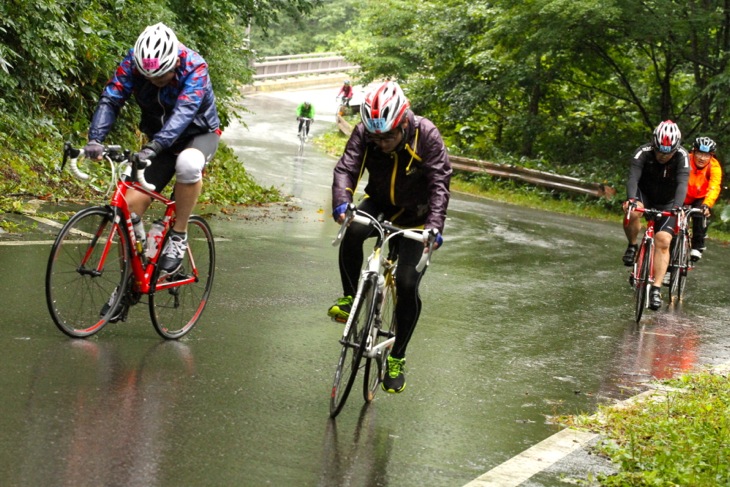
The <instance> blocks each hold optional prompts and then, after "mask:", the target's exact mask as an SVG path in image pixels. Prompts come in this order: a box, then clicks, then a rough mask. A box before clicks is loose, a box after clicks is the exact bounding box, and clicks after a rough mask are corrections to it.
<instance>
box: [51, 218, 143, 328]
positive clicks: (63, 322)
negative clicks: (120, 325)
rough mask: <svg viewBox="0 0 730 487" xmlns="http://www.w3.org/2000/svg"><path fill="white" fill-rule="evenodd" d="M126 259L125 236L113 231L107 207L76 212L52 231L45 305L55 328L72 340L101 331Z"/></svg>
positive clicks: (127, 265)
mask: <svg viewBox="0 0 730 487" xmlns="http://www.w3.org/2000/svg"><path fill="white" fill-rule="evenodd" d="M130 259H131V253H130V244H129V237H128V236H127V234H125V233H124V232H119V231H118V226H117V225H115V224H114V212H113V211H112V209H111V208H108V207H103V206H94V207H91V208H86V209H84V210H81V211H80V212H78V213H76V214H75V215H74V216H73V217H72V218H71V219H70V220H69V221H68V222H67V223H66V224H65V225H64V226H63V228H62V229H61V231H60V232H59V233H58V236H57V237H56V241H55V242H54V243H53V247H52V248H51V254H50V256H49V258H48V265H47V267H46V303H47V305H48V310H49V311H50V313H51V318H53V322H54V323H55V324H56V326H57V327H58V329H59V330H61V331H62V332H63V333H65V334H66V335H68V336H70V337H74V338H83V337H87V336H89V335H92V334H94V333H96V332H98V331H99V330H101V328H102V327H103V326H104V325H106V324H107V323H108V321H109V319H110V318H111V317H112V316H113V315H114V311H115V310H116V307H117V305H118V304H119V302H120V301H121V300H122V297H123V295H124V292H123V291H124V289H125V284H126V283H127V278H128V277H129V273H130ZM119 290H122V292H119ZM112 296H114V299H113V300H112V302H109V300H110V297H112ZM105 304H110V306H108V307H106V308H105V306H104V305H105ZM102 311H105V312H104V313H102Z"/></svg>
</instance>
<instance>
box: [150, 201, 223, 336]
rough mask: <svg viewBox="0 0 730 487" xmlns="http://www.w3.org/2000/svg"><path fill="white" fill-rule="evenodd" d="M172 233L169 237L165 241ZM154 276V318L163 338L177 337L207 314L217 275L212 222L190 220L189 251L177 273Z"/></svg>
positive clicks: (156, 274)
mask: <svg viewBox="0 0 730 487" xmlns="http://www.w3.org/2000/svg"><path fill="white" fill-rule="evenodd" d="M168 238H169V234H168V235H167V236H165V242H167V239H168ZM163 245H164V244H163ZM160 274H161V273H160V269H159V267H158V268H157V269H156V270H155V272H154V273H153V275H152V282H153V283H155V284H154V285H155V289H154V291H153V292H150V299H149V301H150V318H151V319H152V324H153V325H154V327H155V330H157V333H159V334H160V336H162V337H163V338H167V339H177V338H180V337H182V336H184V335H185V334H186V333H188V332H189V331H190V330H191V329H192V328H193V327H194V326H195V324H196V323H197V322H198V320H199V319H200V316H201V315H202V314H203V310H204V309H205V306H206V304H208V297H209V296H210V290H211V288H212V287H213V276H214V274H215V244H214V242H213V232H212V231H211V230H210V226H209V225H208V222H206V221H205V220H204V219H203V218H202V217H200V216H197V215H193V216H191V217H190V220H188V251H187V252H186V253H185V256H184V257H183V261H182V265H181V266H180V268H179V269H178V270H177V272H175V273H173V274H170V275H162V276H161V275H160Z"/></svg>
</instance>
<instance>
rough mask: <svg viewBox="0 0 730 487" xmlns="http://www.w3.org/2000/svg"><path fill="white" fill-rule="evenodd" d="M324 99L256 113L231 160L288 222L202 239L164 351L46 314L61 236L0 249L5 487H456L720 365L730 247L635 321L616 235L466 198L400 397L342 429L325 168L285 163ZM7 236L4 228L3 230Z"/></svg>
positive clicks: (317, 93)
mask: <svg viewBox="0 0 730 487" xmlns="http://www.w3.org/2000/svg"><path fill="white" fill-rule="evenodd" d="M336 92H337V87H331V88H329V89H327V90H308V91H307V90H303V91H299V92H296V91H291V92H281V93H272V94H256V95H252V96H249V97H247V98H246V100H245V102H244V104H245V106H246V107H247V108H248V109H249V110H251V112H250V113H246V114H245V115H244V121H245V123H246V124H247V125H248V129H245V128H243V127H242V126H240V125H238V124H234V125H233V126H232V127H230V128H229V129H228V130H227V131H226V133H225V134H224V138H225V140H226V142H227V143H228V144H229V145H230V146H231V147H233V148H234V150H236V152H237V153H238V154H239V155H240V156H241V157H242V158H243V160H244V161H245V165H246V167H247V169H248V170H249V171H250V173H251V174H252V175H254V177H255V178H257V179H258V180H259V181H260V182H262V183H263V184H265V185H273V186H276V187H278V188H280V189H281V190H282V191H284V192H286V193H289V194H292V195H293V199H292V201H291V202H290V204H288V205H286V206H283V207H282V206H277V207H272V208H269V209H267V210H266V211H267V212H268V213H269V214H270V215H271V218H267V219H262V218H259V216H260V215H261V214H262V210H257V211H251V212H250V213H249V212H246V211H243V212H241V213H240V214H238V215H233V216H230V217H227V218H214V219H212V220H211V223H212V227H213V230H214V233H215V234H216V236H217V237H218V238H219V239H220V241H219V242H218V243H217V251H218V263H217V274H216V282H215V284H214V289H213V295H212V297H211V302H210V304H209V307H208V309H207V310H206V312H205V314H204V316H203V318H202V320H201V322H200V324H199V326H198V327H197V328H196V329H195V330H193V331H192V332H191V334H190V335H189V336H188V337H186V338H185V339H184V340H181V341H180V342H162V341H161V340H160V339H159V338H158V337H157V335H156V334H155V332H154V330H153V329H152V327H151V325H150V323H149V318H148V316H147V312H146V310H144V309H137V308H135V309H133V310H132V313H131V318H130V320H129V321H128V322H127V323H119V324H113V325H110V326H108V327H107V328H105V329H104V330H102V331H101V332H100V333H99V334H98V335H96V336H95V337H93V338H90V339H87V340H70V339H68V338H66V337H65V336H63V335H62V334H61V333H60V332H59V331H57V330H56V329H55V327H54V325H53V323H52V321H51V319H50V317H49V316H48V312H47V311H46V308H45V298H44V295H43V276H44V272H45V265H46V259H47V255H48V251H49V249H50V241H51V239H52V238H53V234H54V232H55V230H53V229H51V228H48V227H45V226H44V225H39V226H38V229H37V231H35V232H33V234H32V235H28V236H26V237H23V238H24V240H25V243H24V244H23V245H9V244H8V242H9V241H13V240H17V239H18V238H17V237H14V236H7V235H5V236H1V237H0V276H2V277H0V291H1V292H2V296H3V297H2V302H3V305H4V306H3V313H2V318H0V323H2V329H3V331H4V333H3V334H2V336H1V337H0V353H1V354H2V361H1V362H0V363H1V364H2V365H1V367H2V369H1V371H2V374H0V377H2V379H1V380H2V391H3V396H4V400H3V406H2V410H3V414H2V416H0V431H2V432H3V434H2V436H1V438H2V440H0V441H2V448H0V459H1V461H0V465H2V466H3V467H2V469H1V471H0V484H1V485H3V486H36V485H73V486H78V485H145V486H147V485H160V486H173V485H174V486H178V485H252V486H258V485H277V486H279V485H282V486H283V485H286V486H289V485H296V486H315V485H321V486H341V485H354V486H360V485H362V486H366V485H367V486H375V485H382V486H386V485H399V486H423V485H428V486H442V485H443V486H458V485H463V484H465V483H467V482H468V481H470V480H471V479H473V478H475V477H477V476H479V475H480V474H481V473H483V472H485V471H487V470H489V469H491V468H492V467H494V466H496V465H498V464H500V463H502V462H503V461H505V460H507V459H509V458H510V457H512V456H513V455H515V454H517V453H519V452H521V451H522V450H524V449H525V448H527V447H529V446H531V445H533V444H535V443H537V442H538V441H540V440H542V439H544V438H546V437H547V436H550V435H551V434H552V433H554V432H555V431H557V428H556V427H555V426H554V425H552V424H551V422H550V420H549V418H550V416H551V415H555V414H570V413H578V412H585V411H591V410H592V409H593V408H594V407H595V405H596V404H597V403H599V402H604V401H608V400H610V399H615V398H623V397H626V396H629V395H633V394H634V393H635V392H637V391H638V390H641V388H642V383H645V382H646V381H648V380H650V379H651V378H652V377H665V376H667V375H668V374H671V373H674V372H676V371H677V370H682V369H686V368H689V367H692V366H696V365H699V364H715V363H721V362H725V361H727V360H728V357H730V348H729V347H728V342H729V340H728V337H727V331H726V323H727V322H728V310H727V307H726V303H727V301H728V293H729V291H728V289H727V286H726V282H727V281H726V276H727V274H728V270H729V269H728V267H730V258H729V257H730V249H728V248H726V247H722V246H720V245H718V244H716V243H710V246H709V250H708V251H707V253H706V259H705V260H704V261H703V262H701V263H700V265H699V267H698V269H697V270H696V271H694V272H695V274H696V275H692V276H690V280H689V282H688V296H687V301H686V303H685V304H684V305H683V306H682V307H681V309H674V308H671V309H669V308H667V307H666V306H665V307H664V308H663V309H662V310H661V311H660V312H657V313H652V312H648V316H647V317H646V319H645V321H642V326H640V327H637V326H636V325H635V324H634V323H633V320H632V317H633V307H632V302H631V299H632V293H631V291H630V289H629V287H628V285H627V282H626V277H627V271H626V270H625V268H623V267H622V266H621V265H620V257H621V254H622V252H623V248H624V245H625V243H624V239H623V235H622V232H621V228H620V216H619V215H617V219H616V222H615V223H605V222H596V221H591V220H585V219H578V218H574V217H567V216H562V215H555V214H551V213H547V212H542V211H533V210H527V209H523V208H518V207H514V206H509V205H503V204H498V203H494V202H489V201H485V200H481V199H477V198H472V197H468V196H463V195H456V196H455V197H454V199H453V200H452V204H451V206H450V209H449V210H450V211H449V220H448V223H447V228H446V232H445V238H446V242H445V245H444V247H443V248H442V249H441V250H439V251H438V252H437V254H436V255H435V258H434V261H433V265H432V267H431V269H430V270H429V272H428V274H427V276H426V277H425V278H424V281H423V284H422V295H423V299H424V303H425V305H424V311H423V314H422V318H421V321H420V323H419V326H418V328H417V330H416V333H415V335H414V337H413V340H412V341H411V345H410V347H409V354H408V368H407V377H408V387H407V388H406V390H405V392H404V393H402V394H400V395H394V396H389V395H386V394H383V393H382V391H381V393H379V394H378V396H377V397H376V399H375V401H374V403H373V404H372V405H371V406H370V407H367V408H363V407H362V404H363V401H362V399H361V396H360V395H359V394H358V391H357V390H354V391H353V394H352V395H351V397H350V400H349V401H348V404H347V405H346V407H345V410H344V411H343V412H342V413H341V414H340V416H339V417H338V419H337V421H335V422H333V421H330V420H329V419H328V416H327V414H328V393H329V388H330V386H331V380H332V374H333V372H334V366H335V362H336V359H337V355H338V353H339V347H338V345H337V339H338V336H339V333H340V328H339V325H337V324H335V323H333V322H331V321H329V320H328V319H327V318H326V316H325V311H326V308H327V307H328V305H329V304H330V302H331V301H332V300H333V299H334V298H336V297H337V295H338V293H339V291H340V290H339V278H338V275H337V268H336V255H337V254H336V249H334V248H333V247H331V245H330V242H331V240H332V238H333V237H334V235H335V233H336V231H337V226H336V225H335V224H334V223H333V222H332V221H331V219H330V217H329V208H330V196H329V185H330V174H331V169H332V166H333V165H334V163H335V160H334V158H331V157H328V156H326V155H323V154H321V153H318V152H317V151H316V149H315V148H314V147H313V146H311V145H309V146H308V147H307V148H306V149H305V154H304V157H303V158H297V157H296V142H297V141H296V125H295V120H294V115H293V114H294V107H295V106H296V104H297V103H299V102H300V101H301V100H303V99H305V98H306V99H310V100H311V101H312V102H313V103H314V104H315V107H316V108H317V118H316V122H315V124H314V125H313V131H314V134H316V133H318V132H320V131H324V130H329V128H330V127H331V126H332V125H331V124H332V123H333V122H334V109H335V102H334V95H335V94H336ZM15 218H19V217H15Z"/></svg>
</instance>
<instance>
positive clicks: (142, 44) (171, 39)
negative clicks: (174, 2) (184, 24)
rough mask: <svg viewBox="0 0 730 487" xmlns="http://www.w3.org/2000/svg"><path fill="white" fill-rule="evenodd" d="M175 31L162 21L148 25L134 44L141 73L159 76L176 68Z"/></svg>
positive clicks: (135, 60)
mask: <svg viewBox="0 0 730 487" xmlns="http://www.w3.org/2000/svg"><path fill="white" fill-rule="evenodd" d="M177 48H178V41H177V36H176V35H175V33H174V32H173V31H172V29H170V28H169V27H168V26H166V25H165V24H163V23H162V22H160V23H158V24H155V25H150V26H148V27H147V28H146V29H145V30H144V32H142V33H141V34H140V35H139V37H138V38H137V42H136V43H135V44H134V63H135V64H136V65H137V69H138V70H139V72H140V73H142V74H143V75H144V76H147V77H148V78H157V77H158V76H162V75H163V74H165V73H168V72H169V71H172V70H173V69H174V68H175V65H176V63H177V59H178V54H177Z"/></svg>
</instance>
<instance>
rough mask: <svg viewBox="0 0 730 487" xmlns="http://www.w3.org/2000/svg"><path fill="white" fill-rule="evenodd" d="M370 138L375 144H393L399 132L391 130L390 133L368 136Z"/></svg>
mask: <svg viewBox="0 0 730 487" xmlns="http://www.w3.org/2000/svg"><path fill="white" fill-rule="evenodd" d="M368 137H369V138H370V140H372V141H373V142H391V141H393V140H395V138H396V137H398V131H397V130H391V131H390V132H386V133H384V134H368Z"/></svg>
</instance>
